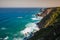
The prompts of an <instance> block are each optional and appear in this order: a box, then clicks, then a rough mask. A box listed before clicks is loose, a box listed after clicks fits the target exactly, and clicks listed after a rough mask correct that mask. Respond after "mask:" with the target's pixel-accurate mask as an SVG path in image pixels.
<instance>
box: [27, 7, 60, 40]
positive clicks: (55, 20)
mask: <svg viewBox="0 0 60 40" xmlns="http://www.w3.org/2000/svg"><path fill="white" fill-rule="evenodd" d="M46 13H47V14H46ZM37 16H42V17H43V19H42V20H41V21H40V22H39V23H37V25H38V27H39V28H41V29H40V30H39V31H37V32H36V33H34V36H32V37H31V38H29V39H28V40H56V39H57V40H59V39H60V32H59V30H60V27H59V26H60V21H59V20H60V7H56V8H46V10H45V11H44V12H43V13H42V14H40V15H39V14H37Z"/></svg>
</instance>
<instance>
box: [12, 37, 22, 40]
mask: <svg viewBox="0 0 60 40" xmlns="http://www.w3.org/2000/svg"><path fill="white" fill-rule="evenodd" d="M13 40H23V38H20V37H19V38H13Z"/></svg>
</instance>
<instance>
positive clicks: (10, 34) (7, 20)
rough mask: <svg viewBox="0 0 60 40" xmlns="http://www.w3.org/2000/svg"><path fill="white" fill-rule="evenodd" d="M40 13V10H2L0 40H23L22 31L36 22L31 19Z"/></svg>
mask: <svg viewBox="0 0 60 40" xmlns="http://www.w3.org/2000/svg"><path fill="white" fill-rule="evenodd" d="M39 12H40V8H0V40H4V39H5V40H16V38H18V40H21V38H23V37H24V36H23V35H22V34H21V33H20V31H21V30H23V29H24V28H25V25H26V24H28V23H31V22H35V21H36V20H32V19H31V18H33V17H34V16H33V15H35V14H37V13H39Z"/></svg>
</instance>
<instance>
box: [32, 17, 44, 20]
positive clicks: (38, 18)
mask: <svg viewBox="0 0 60 40" xmlns="http://www.w3.org/2000/svg"><path fill="white" fill-rule="evenodd" d="M42 18H43V17H39V16H38V17H37V18H36V17H34V18H31V19H32V20H41V19H42Z"/></svg>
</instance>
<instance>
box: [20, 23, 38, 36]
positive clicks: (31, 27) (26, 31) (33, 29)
mask: <svg viewBox="0 0 60 40" xmlns="http://www.w3.org/2000/svg"><path fill="white" fill-rule="evenodd" d="M25 26H26V28H25V29H24V30H22V31H21V33H22V34H24V35H25V34H27V36H29V33H31V32H36V31H38V30H39V28H38V27H37V25H36V24H35V23H28V24H27V25H25Z"/></svg>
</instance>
